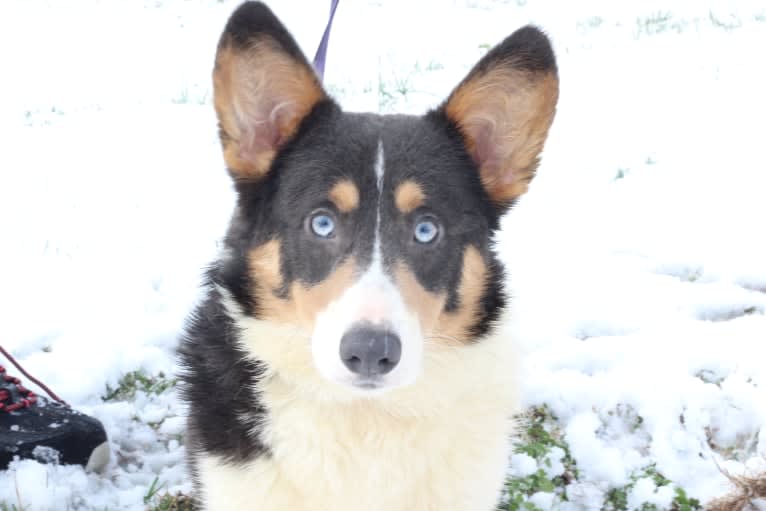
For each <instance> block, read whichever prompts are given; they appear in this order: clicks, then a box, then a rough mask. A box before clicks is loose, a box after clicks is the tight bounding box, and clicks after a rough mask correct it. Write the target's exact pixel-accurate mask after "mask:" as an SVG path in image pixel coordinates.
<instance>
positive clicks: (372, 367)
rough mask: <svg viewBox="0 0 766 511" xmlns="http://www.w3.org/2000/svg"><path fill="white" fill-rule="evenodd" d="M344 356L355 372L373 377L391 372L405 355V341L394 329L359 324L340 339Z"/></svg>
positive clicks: (342, 356)
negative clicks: (402, 340) (392, 330)
mask: <svg viewBox="0 0 766 511" xmlns="http://www.w3.org/2000/svg"><path fill="white" fill-rule="evenodd" d="M340 358H341V360H343V363H344V364H345V365H346V367H348V368H349V369H350V370H351V372H352V373H356V374H358V375H359V376H362V377H365V378H372V377H375V376H381V375H384V374H386V373H390V372H391V370H392V369H393V368H394V367H396V364H398V363H399V360H400V359H401V358H402V342H401V341H400V340H399V336H398V335H396V334H395V333H393V332H391V331H390V330H384V329H380V328H373V327H370V326H359V327H355V328H352V329H351V330H349V331H348V332H346V334H345V335H344V336H343V338H342V339H341V340H340Z"/></svg>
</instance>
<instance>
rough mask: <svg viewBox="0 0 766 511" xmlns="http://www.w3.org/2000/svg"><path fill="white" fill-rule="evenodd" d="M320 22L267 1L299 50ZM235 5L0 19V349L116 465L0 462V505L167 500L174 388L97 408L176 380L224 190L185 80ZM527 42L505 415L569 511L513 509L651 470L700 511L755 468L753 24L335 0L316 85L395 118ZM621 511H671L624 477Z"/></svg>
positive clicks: (759, 136) (760, 238)
mask: <svg viewBox="0 0 766 511" xmlns="http://www.w3.org/2000/svg"><path fill="white" fill-rule="evenodd" d="M328 3H329V2H325V1H312V2H308V1H305V2H299V1H297V0H293V1H274V2H271V5H272V7H273V9H274V10H275V11H276V13H277V14H278V15H279V16H280V17H281V18H282V19H283V21H284V22H285V23H286V24H287V26H288V27H289V28H290V30H291V31H292V32H293V34H294V35H295V37H296V38H297V39H298V41H299V43H300V44H301V46H302V47H303V49H304V51H305V52H306V53H307V54H308V55H309V56H312V55H313V53H314V50H315V47H316V44H317V42H318V40H319V37H320V35H321V32H322V30H323V28H324V23H325V20H326V15H327V10H328V5H327V4H328ZM237 4H238V2H237V1H223V2H217V1H212V0H188V1H182V0H156V1H155V0H144V1H138V0H135V1H130V2H128V1H119V0H81V1H75V0H47V1H45V0H3V1H2V3H0V63H2V75H1V76H2V77H1V79H0V243H1V244H2V250H0V285H1V286H2V292H0V315H2V318H1V319H0V344H2V345H3V346H5V347H6V348H7V349H10V350H11V351H12V352H13V353H14V354H15V355H16V356H18V358H19V359H20V361H22V362H23V364H24V365H25V366H26V368H27V369H28V370H29V371H30V372H32V373H33V374H35V375H37V376H38V377H40V378H42V379H43V380H44V381H45V382H47V383H48V384H50V385H51V386H52V387H53V388H54V389H55V390H56V391H57V392H58V393H60V394H61V395H62V396H64V397H65V398H67V399H68V400H69V401H71V402H72V403H73V404H74V405H75V406H76V407H77V408H78V409H80V410H82V411H84V412H86V413H89V414H92V415H95V416H96V417H98V418H99V419H101V420H102V421H103V422H104V424H105V426H106V428H107V430H108V433H109V435H110V439H111V447H112V450H113V452H114V459H113V461H112V462H111V464H110V466H109V467H108V468H107V470H106V471H105V473H103V474H100V475H97V474H86V473H85V472H83V471H82V470H81V469H79V468H76V467H53V466H44V465H39V464H37V463H35V462H31V461H27V462H19V463H15V464H14V465H13V466H12V468H11V470H9V471H6V472H0V502H6V503H7V504H9V505H10V504H16V505H19V504H21V505H24V506H28V509H29V510H30V511H31V510H47V509H55V510H58V509H104V508H108V509H143V508H144V502H143V496H144V495H145V494H146V491H147V488H148V486H149V485H150V484H151V483H152V481H154V479H155V477H159V481H160V482H161V483H163V484H164V485H165V486H164V487H165V488H166V489H169V490H172V491H175V490H188V489H189V480H188V478H187V477H185V475H184V472H183V447H182V444H181V443H180V442H179V440H180V438H181V434H182V429H183V428H182V421H181V419H180V418H178V415H179V414H180V413H181V412H182V410H181V409H180V404H179V402H178V401H177V398H176V396H175V394H174V393H172V392H171V393H166V394H163V395H161V396H147V395H144V394H141V393H139V395H138V396H137V398H136V400H135V401H134V402H133V401H131V402H107V403H104V402H102V400H101V398H100V396H102V395H103V394H104V389H105V385H106V384H110V385H115V384H116V382H117V381H118V380H119V379H120V377H121V376H122V375H123V374H125V373H127V372H129V371H133V370H136V369H139V368H140V369H142V370H144V371H145V372H146V373H147V374H154V373H157V372H160V371H164V372H165V373H172V372H173V371H174V356H173V350H174V346H175V343H176V340H177V335H178V332H179V329H180V328H181V326H182V323H183V319H184V316H185V314H186V313H187V312H188V310H189V309H190V307H191V306H192V305H193V303H194V302H195V300H197V298H198V291H197V284H198V282H199V275H200V272H201V270H202V268H204V266H205V265H206V263H207V262H209V261H210V260H211V259H212V258H213V257H214V256H215V254H216V252H217V250H218V243H219V239H220V237H221V235H222V234H223V231H224V229H225V226H226V222H227V220H228V215H229V213H230V211H231V208H232V200H233V195H232V192H231V190H230V186H229V181H228V178H227V176H226V174H225V172H224V170H223V163H222V160H221V157H220V152H219V147H218V140H217V138H216V127H215V119H214V116H213V110H212V107H211V105H210V96H211V85H210V70H211V65H212V61H213V55H214V50H215V45H216V42H217V37H218V35H219V33H220V30H221V28H222V27H223V24H224V22H225V19H226V17H227V16H228V14H229V13H230V12H231V11H232V9H233V8H234V7H235V6H236V5H237ZM530 22H532V23H535V24H538V25H540V26H542V27H544V28H545V30H546V31H547V32H548V33H549V34H550V36H551V38H552V40H553V42H554V46H555V49H556V52H557V55H558V59H559V65H560V76H561V101H560V108H559V113H558V116H557V119H556V122H555V124H554V128H553V130H552V133H551V138H550V139H549V142H548V144H547V148H546V153H545V156H544V159H543V165H542V167H541V170H540V173H539V175H538V179H537V181H536V182H535V183H534V185H533V186H532V188H531V191H530V193H529V195H528V196H527V197H526V198H525V199H524V200H523V201H522V202H521V203H520V204H519V206H518V207H517V208H516V209H515V210H514V211H513V212H512V213H511V215H509V217H507V219H506V222H505V231H504V232H503V234H502V235H501V236H500V239H499V243H498V247H499V251H500V253H501V254H502V257H503V259H504V260H505V261H507V263H508V265H509V268H510V276H511V285H512V289H513V296H514V310H515V319H516V323H514V324H512V325H510V326H509V330H510V332H511V333H512V334H513V338H514V340H515V342H516V343H517V344H518V345H519V349H520V352H521V353H522V354H523V358H522V375H521V380H522V381H523V384H524V391H525V398H524V400H525V404H527V405H538V404H543V403H546V404H547V405H548V406H549V407H550V409H551V410H552V411H553V412H554V413H555V414H556V415H557V416H558V418H559V419H560V422H561V424H562V427H563V430H564V432H565V434H566V439H567V441H568V442H569V444H570V447H571V450H572V454H573V455H574V457H575V459H576V461H577V464H578V467H579V469H580V470H581V472H582V474H581V481H582V482H580V483H578V485H577V487H576V488H574V489H573V491H572V492H571V493H570V499H571V501H570V502H569V503H560V502H558V501H556V500H555V499H552V498H551V496H550V495H548V496H546V495H537V496H535V502H537V504H538V506H541V507H543V508H560V509H570V510H575V509H577V510H580V509H581V510H590V509H599V508H600V505H601V503H602V502H603V498H604V492H605V490H606V489H607V488H609V487H610V486H616V485H624V484H626V482H628V480H629V477H630V476H631V474H633V473H634V472H635V471H636V470H638V469H640V468H642V467H645V466H647V465H649V464H651V463H655V464H656V467H657V470H658V471H660V472H662V473H663V474H664V475H665V476H666V477H668V478H670V479H672V480H673V481H674V482H676V483H678V484H679V485H682V486H683V487H684V488H686V489H687V491H688V492H689V493H690V495H691V496H693V497H697V498H699V499H701V500H702V501H703V502H704V501H707V500H708V499H710V498H711V497H714V496H717V495H720V494H722V493H724V492H726V490H727V488H728V486H727V484H726V480H725V478H724V477H723V476H722V475H721V473H720V471H719V466H720V467H723V468H726V469H728V470H729V471H731V472H732V473H743V472H745V471H746V470H748V469H750V470H754V469H756V468H757V467H758V466H759V464H763V461H762V459H763V458H762V456H763V455H764V454H766V428H764V427H763V426H764V424H766V315H765V314H766V239H765V236H764V234H765V233H766V199H765V198H764V192H765V191H766V177H765V175H766V156H764V142H766V135H765V133H764V121H765V120H766V99H764V92H766V66H765V65H764V62H765V60H764V59H765V58H766V57H765V56H764V53H766V4H764V3H763V1H750V0H737V1H691V0H672V1H671V0H668V1H662V2H660V1H654V0H650V1H638V0H635V1H620V2H616V1H610V0H577V1H573V2H565V1H553V0H548V1H546V0H516V1H502V0H497V1H493V0H453V1H446V0H442V1H438V2H437V1H435V0H434V1H430V2H427V1H417V2H414V1H405V0H378V1H374V0H345V1H343V2H341V4H340V7H339V10H338V13H337V16H336V20H335V26H334V28H333V33H332V38H331V42H330V51H329V58H328V64H327V73H326V84H327V87H328V89H329V90H330V91H331V92H332V93H333V94H334V95H335V96H336V98H337V99H338V100H340V102H341V103H342V104H343V105H344V106H345V107H347V108H348V109H351V110H372V111H381V112H386V113H387V112H395V111H396V112H405V113H421V112H423V111H424V110H425V109H426V108H428V107H431V106H434V105H436V104H438V102H440V101H441V99H443V98H444V97H445V96H446V95H447V94H448V92H449V91H450V89H451V88H452V87H453V86H454V85H455V84H456V83H457V81H458V80H459V79H460V78H461V77H462V76H463V75H464V74H465V73H466V72H467V70H468V69H469V67H470V66H471V65H472V64H473V63H474V62H475V61H476V60H477V59H478V58H479V57H480V56H481V55H482V54H483V53H484V52H485V51H486V49H487V47H488V46H489V45H493V44H495V43H497V42H499V41H500V40H502V39H503V38H504V37H505V36H506V35H508V34H509V33H510V32H511V31H513V30H514V29H515V28H517V27H519V26H522V25H524V24H526V23H530ZM637 416H640V417H641V418H642V419H643V422H641V424H640V425H639V426H638V427H636V426H635V425H634V426H633V427H631V423H632V422H633V423H634V422H635V418H636V417H637ZM681 417H682V418H683V420H681ZM631 421H632V422H631ZM157 424H160V425H159V426H157ZM529 461H530V460H525V459H524V458H523V456H522V457H520V458H519V459H518V460H517V461H516V462H514V464H513V468H512V470H513V471H514V473H516V474H523V473H524V471H525V470H526V471H529V470H534V467H531V468H530V467H529ZM532 463H534V461H533V460H532ZM629 498H630V499H632V500H630V502H634V503H641V502H645V501H648V502H656V503H657V504H658V506H660V508H662V507H663V506H667V505H668V503H669V502H670V499H671V498H672V496H671V495H670V494H669V493H668V491H667V490H662V491H659V492H656V493H655V488H654V486H653V484H652V483H651V482H650V481H649V480H642V481H641V482H640V484H637V485H636V486H635V488H634V489H633V491H632V494H631V495H630V496H629ZM631 505H632V504H631Z"/></svg>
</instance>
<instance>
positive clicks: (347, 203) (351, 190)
mask: <svg viewBox="0 0 766 511" xmlns="http://www.w3.org/2000/svg"><path fill="white" fill-rule="evenodd" d="M328 195H329V197H330V200H331V201H332V202H333V204H335V207H337V208H338V211H340V212H341V213H348V212H349V211H353V210H355V209H356V208H357V207H358V206H359V188H357V187H356V185H355V184H354V183H353V182H351V180H350V179H342V180H340V181H338V182H337V183H335V184H334V185H333V187H332V188H331V189H330V193H329V194H328Z"/></svg>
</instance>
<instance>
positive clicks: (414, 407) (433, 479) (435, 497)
mask: <svg viewBox="0 0 766 511" xmlns="http://www.w3.org/2000/svg"><path fill="white" fill-rule="evenodd" d="M213 80H214V89H215V109H216V112H217V115H218V121H219V127H220V138H221V144H222V147H223V156H224V160H225V163H226V167H227V168H228V172H229V174H230V176H231V178H232V179H233V183H234V187H235V189H236V192H237V204H236V209H235V212H234V215H233V218H232V220H231V225H230V227H229V230H228V232H227V234H226V237H225V246H224V249H223V251H222V254H221V257H220V260H219V261H217V262H216V263H215V264H214V265H213V266H212V268H211V270H210V271H209V274H208V279H207V284H206V286H207V291H208V295H207V298H206V300H205V301H204V303H203V304H202V305H201V306H199V308H198V309H197V310H196V312H195V313H194V314H193V316H192V318H191V321H190V323H189V326H188V329H187V333H186V335H185V337H184V339H183V341H182V345H181V348H180V360H181V364H182V366H183V374H182V382H183V388H184V398H185V400H186V402H187V404H188V407H189V412H188V413H189V416H188V435H187V443H188V452H189V462H190V470H191V473H192V475H193V477H194V481H195V486H196V492H197V497H198V499H199V502H200V505H201V507H202V509H204V510H209V511H240V510H255V511H301V510H311V511H344V510H354V511H358V510H365V511H384V510H385V511H421V510H433V511H437V510H438V511H447V510H456V511H489V510H492V509H494V506H495V505H496V504H497V500H498V497H499V492H500V489H501V487H502V482H503V478H504V475H505V471H506V466H507V463H508V458H509V455H510V446H509V435H510V434H511V431H512V421H511V416H512V414H513V413H514V412H515V411H517V407H516V405H517V402H516V394H517V385H516V384H515V383H514V370H513V367H514V361H513V349H512V345H511V342H510V340H509V339H508V338H506V337H505V336H503V335H501V334H500V332H499V328H498V325H499V323H501V322H502V321H504V320H505V319H506V318H505V311H506V306H507V303H506V302H507V300H508V298H507V297H506V296H505V294H504V292H503V283H504V275H503V268H502V266H501V264H500V263H499V262H498V260H497V259H496V256H495V254H494V253H493V251H492V238H493V235H494V234H495V233H496V231H497V230H498V228H499V221H500V217H501V216H502V215H503V214H504V213H505V212H506V211H507V210H508V208H509V207H510V206H511V205H512V204H513V203H514V201H515V200H516V199H517V198H518V197H519V196H520V195H521V194H523V193H524V192H525V191H526V190H527V187H528V184H529V182H530V180H531V179H532V177H533V175H534V173H535V169H536V167H537V165H538V160H539V155H540V152H541V150H542V148H543V143H544V142H545V138H546V136H547V133H548V130H549V128H550V126H551V122H552V121H553V117H554V112H555V109H556V101H557V98H558V78H557V71H556V63H555V58H554V55H553V51H552V49H551V46H550V43H549V41H548V39H547V38H546V36H545V35H544V34H543V33H542V32H540V31H539V30H538V29H536V28H533V27H525V28H522V29H520V30H518V31H516V32H514V33H513V34H512V35H511V36H510V37H508V38H507V39H505V40H504V41H503V42H501V43H500V44H499V45H497V46H496V47H495V48H494V49H492V50H491V51H489V52H488V53H487V54H486V56H484V58H482V59H481V60H480V61H479V63H478V64H477V65H476V66H475V67H474V68H473V70H472V71H471V72H470V73H469V74H468V76H467V77H466V78H465V79H464V80H463V81H462V82H461V83H459V84H458V85H457V87H456V88H455V89H454V90H453V92H452V93H451V94H450V95H449V97H448V98H447V99H446V100H445V101H444V103H443V104H442V105H441V106H439V107H438V108H436V109H435V110H432V111H430V112H428V113H427V114H425V115H424V116H420V117H418V116H405V115H377V114H369V113H349V112H344V111H343V110H342V109H341V108H340V107H339V106H338V104H337V103H335V102H334V101H333V100H332V99H331V98H330V97H329V96H328V95H327V93H326V92H325V90H324V89H323V88H322V85H321V83H320V80H319V79H318V77H317V76H316V74H315V73H314V71H313V69H312V67H311V65H310V64H309V63H308V61H307V60H306V58H305V57H304V55H303V54H302V53H301V51H300V49H299V48H298V46H297V44H296V42H295V41H294V40H293V38H292V37H291V36H290V34H289V33H288V32H287V30H286V29H285V28H284V26H283V25H282V24H281V23H280V21H279V20H278V19H277V18H276V17H275V16H274V15H273V14H272V13H271V11H270V10H269V9H268V8H267V7H265V6H264V5H263V4H261V3H258V2H247V3H245V4H243V5H242V6H241V7H239V8H238V9H237V10H236V11H235V12H234V13H233V14H232V16H231V18H230V19H229V21H228V23H227V25H226V28H225V29H224V32H223V35H222V37H221V40H220V43H219V45H218V52H217V55H216V61H215V69H214V73H213Z"/></svg>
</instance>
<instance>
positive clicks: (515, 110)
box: [442, 27, 559, 206]
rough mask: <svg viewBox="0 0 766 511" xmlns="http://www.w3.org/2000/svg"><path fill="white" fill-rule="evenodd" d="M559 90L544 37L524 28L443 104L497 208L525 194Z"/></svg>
mask: <svg viewBox="0 0 766 511" xmlns="http://www.w3.org/2000/svg"><path fill="white" fill-rule="evenodd" d="M558 91H559V83H558V73H557V70H556V59H555V57H554V55H553V49H552V48H551V45H550V42H549V41H548V38H547V37H546V36H545V34H543V33H542V32H541V31H540V30H538V29H537V28H534V27H524V28H521V29H519V30H517V31H516V32H514V33H513V34H512V35H511V36H510V37H508V38H507V39H506V40H505V41H503V42H502V43H500V44H499V45H497V46H496V47H495V48H493V49H492V50H491V51H490V52H489V53H488V54H487V55H485V56H484V58H482V59H481V60H480V61H479V63H478V64H476V66H475V67H474V68H473V69H472V70H471V72H470V73H469V74H468V76H467V77H466V78H465V79H464V80H463V81H462V82H461V83H460V85H458V87H457V88H456V89H455V90H454V91H453V92H452V94H451V95H450V97H449V98H448V99H447V101H446V103H445V104H444V105H443V106H442V109H443V111H444V113H445V114H446V115H447V117H448V118H449V119H450V121H452V122H453V123H455V125H456V126H457V127H458V129H459V130H460V132H461V133H462V135H463V138H464V140H465V144H466V148H467V149H468V152H469V154H470V155H471V157H472V158H473V159H474V161H475V162H476V164H477V165H478V167H479V171H480V173H481V180H482V183H483V184H484V187H485V188H486V190H487V192H488V193H489V196H490V197H491V198H492V200H493V201H494V202H496V203H497V204H498V205H499V206H505V205H508V204H509V203H510V202H511V201H513V199H515V198H516V197H518V196H520V195H522V194H523V193H524V192H526V191H527V187H528V186H529V182H530V181H531V180H532V178H533V177H534V173H535V170H536V169H537V165H538V163H539V155H540V151H542V149H543V144H544V143H545V138H546V137H547V135H548V129H549V128H550V126H551V123H552V122H553V117H554V114H555V111H556V101H557V100H558Z"/></svg>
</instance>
